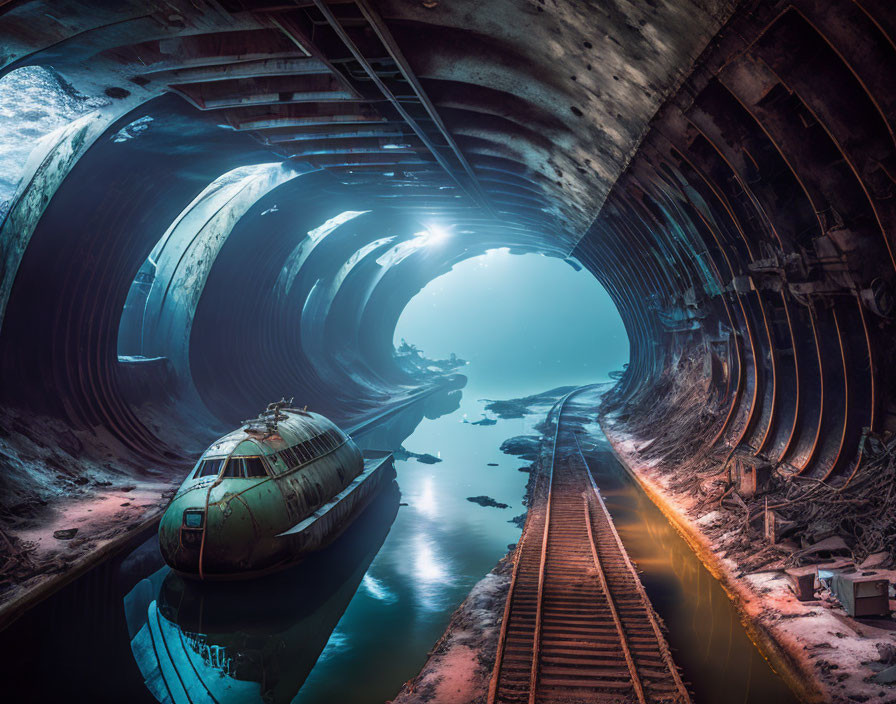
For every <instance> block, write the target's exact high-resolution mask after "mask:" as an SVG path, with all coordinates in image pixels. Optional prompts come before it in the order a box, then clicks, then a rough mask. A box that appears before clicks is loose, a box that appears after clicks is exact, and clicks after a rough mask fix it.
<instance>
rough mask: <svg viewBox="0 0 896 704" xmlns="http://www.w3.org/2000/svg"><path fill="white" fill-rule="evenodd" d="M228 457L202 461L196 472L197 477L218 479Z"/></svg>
mask: <svg viewBox="0 0 896 704" xmlns="http://www.w3.org/2000/svg"><path fill="white" fill-rule="evenodd" d="M226 459H227V458H226V457H217V458H215V459H208V460H202V462H201V463H200V464H199V468H198V469H197V470H196V475H195V476H196V477H197V478H198V477H217V476H218V473H219V472H220V471H221V467H223V466H224V462H225V461H226Z"/></svg>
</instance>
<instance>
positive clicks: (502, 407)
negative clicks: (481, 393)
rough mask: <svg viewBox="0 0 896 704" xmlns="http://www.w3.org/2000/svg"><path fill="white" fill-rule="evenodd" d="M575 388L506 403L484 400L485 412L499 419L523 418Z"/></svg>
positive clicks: (551, 391)
mask: <svg viewBox="0 0 896 704" xmlns="http://www.w3.org/2000/svg"><path fill="white" fill-rule="evenodd" d="M574 388H575V387H574V386H560V387H558V388H556V389H551V390H550V391H544V392H542V393H540V394H534V395H532V396H524V397H523V398H512V399H507V400H505V401H494V400H491V399H482V400H483V401H486V402H487V403H486V405H485V410H486V411H491V412H492V413H494V414H495V415H497V416H498V418H502V419H504V420H508V419H510V418H522V417H523V416H525V415H528V414H530V413H532V412H533V407H535V406H546V405H550V404H552V403H554V402H555V401H557V400H559V399H561V398H563V397H564V396H566V394H568V393H569V392H570V391H572V390H573V389H574Z"/></svg>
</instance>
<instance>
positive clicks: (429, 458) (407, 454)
mask: <svg viewBox="0 0 896 704" xmlns="http://www.w3.org/2000/svg"><path fill="white" fill-rule="evenodd" d="M392 454H393V455H394V457H395V459H397V460H409V459H411V458H412V457H413V458H414V459H415V460H417V461H418V462H422V463H423V464H436V463H438V462H441V461H442V458H441V457H436V456H435V455H431V454H429V453H428V452H423V453H420V452H411V451H410V450H406V449H405V447H404V445H402V446H400V447H399V448H398V449H397V450H395V451H394V452H393V453H392Z"/></svg>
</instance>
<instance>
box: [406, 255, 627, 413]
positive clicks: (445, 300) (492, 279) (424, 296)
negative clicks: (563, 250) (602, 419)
mask: <svg viewBox="0 0 896 704" xmlns="http://www.w3.org/2000/svg"><path fill="white" fill-rule="evenodd" d="M402 338H404V339H406V340H407V341H408V342H410V343H411V344H414V345H417V347H418V348H419V349H420V350H422V351H423V353H424V354H425V355H426V356H427V357H429V358H431V359H440V358H445V357H447V356H448V355H450V354H451V353H452V352H455V353H456V354H457V355H458V356H459V357H463V358H464V359H467V360H469V362H470V364H469V366H467V367H466V368H465V369H462V370H460V371H461V372H462V373H464V374H466V375H467V376H468V377H469V378H470V383H469V386H470V388H471V389H475V390H476V391H477V392H484V393H487V394H491V395H493V396H495V397H498V396H501V395H505V397H506V395H509V394H512V395H520V394H525V393H533V392H538V391H544V390H546V389H549V388H553V387H555V386H561V385H566V384H584V383H590V382H595V381H605V380H607V378H608V377H607V374H608V373H609V372H611V371H613V370H614V369H621V368H622V365H623V364H625V363H626V362H627V361H628V353H629V350H628V337H627V336H626V334H625V329H624V327H623V325H622V320H621V319H620V317H619V313H618V312H617V311H616V307H615V306H614V305H613V301H612V300H611V299H610V296H609V295H608V294H607V292H606V291H605V290H604V288H603V287H602V286H601V285H600V284H599V283H598V282H597V280H596V279H595V278H594V277H593V276H592V275H591V274H589V273H588V272H586V271H584V270H583V271H575V270H574V269H573V268H572V267H571V266H570V265H569V264H567V263H566V262H564V261H563V260H561V259H557V258H554V257H546V256H542V255H539V254H523V255H511V254H510V253H509V252H508V251H507V250H506V249H498V250H491V251H489V252H488V253H487V254H485V255H483V256H480V257H475V258H473V259H468V260H466V261H464V262H461V263H460V264H458V265H457V266H455V267H454V268H453V269H452V270H451V271H450V272H448V273H447V274H445V275H443V276H440V277H439V278H437V279H434V280H433V281H431V282H430V283H429V284H428V285H427V286H426V287H425V288H424V289H423V290H422V291H421V292H420V293H419V294H417V296H415V297H414V298H413V299H412V300H411V302H410V303H409V304H408V306H407V307H406V308H405V310H404V311H403V313H402V314H401V317H400V319H399V321H398V325H397V326H396V329H395V343H396V345H397V344H399V343H400V342H401V339H402Z"/></svg>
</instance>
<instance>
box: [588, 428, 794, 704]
mask: <svg viewBox="0 0 896 704" xmlns="http://www.w3.org/2000/svg"><path fill="white" fill-rule="evenodd" d="M591 429H593V430H594V431H595V432H594V433H593V434H592V435H590V438H589V439H590V441H591V442H589V443H587V444H586V446H584V447H583V451H584V454H585V460H586V462H587V463H588V466H589V468H590V469H591V472H592V474H593V476H594V479H595V481H596V482H597V485H598V487H599V488H600V492H601V495H602V496H603V497H604V502H605V503H606V505H607V509H608V510H609V511H610V514H611V515H612V517H613V522H614V523H615V524H616V528H617V530H618V531H619V535H620V537H621V538H622V542H623V544H624V545H625V548H626V550H627V552H628V554H629V557H631V559H632V560H633V561H634V562H635V564H636V565H637V567H638V569H639V570H640V571H641V581H642V583H643V584H644V588H645V590H646V591H647V594H648V596H649V597H650V600H651V602H652V603H653V606H654V609H655V610H656V612H657V613H658V614H659V615H660V616H661V617H662V619H663V620H664V621H665V623H666V626H667V627H668V629H669V631H668V634H667V638H668V641H669V645H670V647H671V648H672V649H673V655H674V658H675V661H676V662H677V663H678V665H679V666H680V667H681V668H682V670H683V676H684V679H685V680H686V681H687V682H688V683H689V685H690V688H691V690H692V692H693V694H694V701H695V702H698V703H699V704H748V703H752V702H756V703H757V704H790V703H791V702H793V703H794V704H795V703H796V702H797V701H798V700H797V699H796V697H795V696H794V695H793V693H792V692H791V691H790V689H789V688H788V687H787V685H786V684H784V681H783V680H782V679H781V678H780V677H779V676H778V675H777V674H776V673H775V672H774V670H773V669H772V667H771V666H770V665H769V663H768V662H767V661H766V660H765V659H764V658H763V657H762V655H761V653H760V652H759V650H757V648H756V646H755V645H754V644H753V642H752V641H751V640H750V639H749V637H748V636H747V633H746V631H745V630H744V627H743V625H742V624H741V622H740V619H739V617H738V613H737V610H736V609H735V608H734V606H733V604H732V602H731V600H730V599H729V598H728V595H727V594H726V593H725V590H724V589H723V588H722V585H721V584H719V582H718V581H717V580H716V579H715V578H714V577H713V576H712V575H711V574H710V573H709V571H708V570H707V569H706V568H705V567H704V566H703V563H701V562H700V560H699V559H698V558H697V556H696V555H695V554H694V552H693V551H692V550H691V549H690V547H689V546H688V544H687V543H686V542H685V540H684V539H683V538H682V537H681V536H680V535H679V534H678V532H677V531H676V530H675V528H673V526H672V525H671V524H670V523H669V521H668V520H667V519H666V517H665V516H664V515H663V514H662V512H661V511H660V510H659V509H658V508H657V507H656V505H655V504H654V503H653V502H652V501H651V500H650V499H649V498H648V497H647V495H646V494H645V493H644V492H643V491H642V490H641V488H640V487H639V486H638V485H637V483H636V482H635V481H634V480H633V479H632V478H631V477H629V475H628V474H627V472H626V471H625V469H624V468H623V467H622V466H621V465H620V464H619V462H618V460H617V459H616V456H615V455H614V454H613V450H612V448H611V447H610V443H609V442H608V441H607V439H606V438H605V437H604V435H603V433H601V432H600V430H599V428H598V427H597V426H596V425H592V426H589V430H591Z"/></svg>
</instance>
